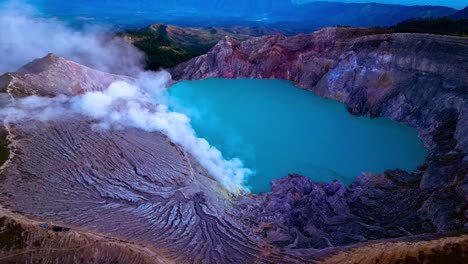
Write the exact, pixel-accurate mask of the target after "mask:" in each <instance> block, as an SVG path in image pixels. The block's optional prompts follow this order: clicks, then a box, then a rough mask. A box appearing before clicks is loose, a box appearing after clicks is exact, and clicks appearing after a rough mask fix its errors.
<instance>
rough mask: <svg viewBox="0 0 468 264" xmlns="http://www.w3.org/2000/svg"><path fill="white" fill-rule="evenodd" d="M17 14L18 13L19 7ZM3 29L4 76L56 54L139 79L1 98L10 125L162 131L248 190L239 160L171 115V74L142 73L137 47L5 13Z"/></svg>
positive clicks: (230, 184) (224, 179)
mask: <svg viewBox="0 0 468 264" xmlns="http://www.w3.org/2000/svg"><path fill="white" fill-rule="evenodd" d="M9 8H10V9H11V7H9ZM13 10H16V11H17V10H18V6H15V8H14V9H13ZM7 13H8V12H7ZM5 27H6V28H7V29H6V30H3V29H4V28H5ZM0 28H2V31H0V56H2V58H7V59H5V60H2V61H0V71H10V70H14V69H15V68H17V67H19V66H21V65H22V64H25V63H27V62H29V61H31V60H33V59H36V58H37V57H42V56H44V55H45V54H48V53H50V52H52V53H57V54H59V55H61V56H65V57H66V58H68V59H71V60H75V61H77V62H79V63H83V64H85V65H87V66H91V67H95V68H98V69H101V70H105V71H110V72H116V68H115V65H120V70H121V71H124V72H132V73H133V75H135V76H137V77H138V78H137V79H136V81H135V83H126V82H114V83H112V84H111V85H110V86H109V87H108V88H107V89H106V90H104V91H102V92H88V93H85V94H83V95H80V96H64V95H60V96H56V97H53V98H50V97H39V96H28V97H25V98H20V99H15V100H14V101H11V100H10V99H9V98H7V97H8V96H3V98H2V97H1V96H0V99H3V100H1V101H0V118H2V119H4V120H5V122H12V123H15V122H24V121H28V120H39V121H49V120H57V119H64V118H69V117H70V116H77V115H81V116H84V117H86V118H91V119H93V120H95V123H94V125H93V126H94V128H95V129H100V130H102V129H124V128H126V127H134V128H138V129H142V130H145V131H160V132H162V133H164V134H166V135H167V136H168V137H169V138H170V139H171V140H172V141H173V142H174V143H176V144H179V145H181V146H182V147H183V148H184V149H185V150H186V151H188V152H190V153H191V154H192V155H193V156H194V157H195V158H196V159H197V160H198V161H199V162H200V164H201V165H202V166H203V167H205V168H206V169H207V170H208V171H209V173H210V174H211V175H212V176H213V177H215V178H216V179H217V180H218V181H219V182H220V183H221V184H222V185H223V186H224V187H225V188H226V189H227V190H229V191H230V192H232V193H240V192H242V191H248V190H247V189H246V188H245V187H244V183H245V180H246V178H247V177H248V175H250V174H251V171H250V170H249V169H246V168H244V166H243V164H242V162H241V161H240V160H239V159H232V160H225V159H224V158H223V155H222V153H221V152H220V151H219V150H218V149H216V148H215V147H212V146H210V144H209V143H208V142H207V141H206V140H205V139H202V138H198V137H197V136H196V133H195V131H194V130H193V129H192V127H191V125H190V119H189V118H188V117H187V116H186V115H184V114H181V113H177V112H171V111H169V110H168V107H167V106H166V105H165V104H164V102H166V101H167V99H166V98H165V96H166V95H165V93H164V90H165V89H166V88H165V87H167V82H168V81H170V80H171V76H170V74H169V73H168V72H165V71H161V72H159V73H154V72H144V71H143V70H141V68H139V67H138V65H139V64H138V63H139V61H140V59H141V55H140V54H139V52H136V51H134V48H133V47H132V46H130V45H128V44H125V43H124V42H123V41H121V40H119V39H117V38H116V39H114V40H113V41H111V42H102V41H101V40H100V38H99V37H98V36H97V35H96V34H93V33H90V32H86V33H83V32H77V31H74V30H72V29H69V28H67V27H65V26H64V25H62V24H60V23H58V22H57V21H55V20H52V21H51V20H45V19H40V20H37V19H33V18H30V17H28V16H25V15H18V14H16V15H12V14H11V13H10V14H8V15H6V16H5V11H1V12H0ZM29 34H31V35H29ZM5 38H7V40H5ZM116 43H118V45H116ZM7 54H8V56H7ZM119 63H120V64H119ZM113 67H114V68H113ZM117 72H119V69H117Z"/></svg>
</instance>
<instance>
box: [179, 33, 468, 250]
mask: <svg viewBox="0 0 468 264" xmlns="http://www.w3.org/2000/svg"><path fill="white" fill-rule="evenodd" d="M171 73H172V75H173V78H174V79H175V80H177V81H179V80H192V79H203V78H211V77H222V78H276V79H284V80H290V81H293V82H294V83H296V85H297V86H298V87H300V88H303V89H307V90H310V91H313V92H315V93H316V94H318V95H320V96H322V97H326V98H332V99H335V100H339V101H341V102H343V103H345V104H346V105H347V107H348V109H349V111H350V112H351V113H352V114H355V115H367V116H371V117H379V116H385V117H389V118H391V119H393V120H395V121H398V122H403V123H406V124H408V125H410V126H413V127H415V128H416V129H417V130H418V132H419V136H420V137H421V139H422V140H423V141H424V143H425V145H426V147H427V148H428V149H429V150H430V154H429V155H428V157H427V159H426V161H425V163H424V164H422V165H421V166H420V167H419V168H418V169H417V170H416V171H414V172H404V171H398V170H397V171H387V172H386V173H384V174H383V175H373V174H368V173H367V174H363V175H361V176H360V177H358V179H357V180H356V182H355V183H354V184H352V185H351V186H350V187H349V188H346V187H345V186H343V184H341V183H339V182H334V183H331V184H322V183H312V182H311V181H310V180H309V179H307V178H304V177H301V176H297V175H290V176H289V177H287V178H284V179H281V180H277V181H274V182H273V184H272V189H273V191H272V192H271V193H267V194H262V195H260V196H258V197H254V198H248V197H244V198H242V199H240V202H239V204H240V207H241V208H242V210H244V211H247V212H249V213H247V214H245V215H243V216H242V217H244V220H245V224H246V225H248V226H255V227H257V228H258V234H260V235H261V236H263V237H264V238H265V239H266V240H267V241H269V242H271V243H273V244H275V245H277V246H280V247H286V248H310V247H313V248H324V247H329V246H337V245H346V244H350V243H355V242H359V241H366V240H372V239H380V238H388V237H401V236H411V235H414V234H422V233H436V232H442V233H443V232H447V231H454V230H464V226H465V225H466V220H467V216H468V211H467V209H468V207H467V197H468V176H467V175H468V157H467V153H468V77H467V76H468V39H466V38H457V37H448V36H435V35H427V34H387V33H386V32H385V31H381V30H378V29H375V30H374V29H342V28H327V29H323V30H321V31H318V32H316V33H314V34H311V35H298V36H295V37H283V36H268V37H260V38H255V39H251V40H247V41H244V42H237V41H235V40H233V39H231V38H226V39H225V40H223V41H221V42H219V43H218V44H217V45H216V46H215V47H214V48H213V49H212V50H211V51H210V52H209V53H208V54H206V55H203V56H200V57H198V58H195V59H192V60H191V61H188V62H186V63H183V64H181V65H178V66H177V67H175V68H173V69H172V71H171ZM257 205H259V206H257Z"/></svg>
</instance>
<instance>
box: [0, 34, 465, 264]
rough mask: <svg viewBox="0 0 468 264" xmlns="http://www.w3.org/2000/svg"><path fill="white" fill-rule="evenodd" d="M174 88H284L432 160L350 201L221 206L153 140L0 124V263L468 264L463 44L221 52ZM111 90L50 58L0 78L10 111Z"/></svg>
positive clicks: (298, 179)
mask: <svg viewBox="0 0 468 264" xmlns="http://www.w3.org/2000/svg"><path fill="white" fill-rule="evenodd" d="M171 74H172V76H173V78H174V79H175V80H176V81H179V80H187V79H203V78H208V77H224V78H240V77H247V78H278V79H285V80H290V81H293V82H295V83H296V84H297V86H299V87H301V88H304V89H308V90H311V91H313V92H315V93H317V94H318V95H320V96H323V97H327V98H333V99H336V100H339V101H342V102H343V103H345V104H346V105H347V106H348V109H349V111H350V112H351V113H352V114H356V115H369V116H372V117H376V116H387V117H389V118H391V119H393V120H395V121H399V122H403V123H406V124H408V125H410V126H413V127H415V128H416V129H417V130H418V132H419V135H420V137H421V139H422V140H423V141H424V143H425V145H426V147H427V148H428V149H429V150H430V154H429V155H428V157H427V159H426V161H425V163H424V164H421V166H420V167H419V168H418V169H417V170H416V171H414V172H405V171H401V170H394V171H387V172H385V173H384V174H382V175H375V174H363V175H360V176H359V177H358V178H357V180H356V181H355V182H354V183H353V184H352V185H351V186H349V187H346V186H344V184H343V183H341V182H338V181H335V182H332V183H328V184H326V183H315V182H311V180H310V179H308V178H306V177H304V176H300V175H289V176H287V177H285V178H283V179H280V180H276V181H274V182H273V183H272V192H270V193H264V194H261V195H252V194H242V195H232V194H231V193H230V192H229V191H228V190H227V189H225V188H224V187H223V185H222V184H220V183H219V182H218V181H217V180H216V179H215V177H213V175H210V173H208V170H207V169H206V168H203V166H201V165H200V163H199V162H198V161H197V159H196V158H194V157H193V156H192V155H191V154H190V153H189V152H188V151H187V150H186V149H184V148H183V147H181V146H180V145H179V144H175V143H174V142H172V141H171V140H170V138H169V137H168V136H166V135H165V134H164V133H162V132H148V131H145V130H141V129H137V128H121V129H115V130H113V129H111V130H96V129H93V126H92V125H93V124H94V123H95V120H93V119H92V118H88V117H87V118H85V117H83V116H80V115H79V114H76V115H72V116H67V118H60V119H54V120H45V121H27V122H9V121H8V119H6V120H5V121H4V126H3V134H6V138H5V141H6V144H7V145H8V147H9V150H10V155H9V158H8V160H7V161H6V162H5V163H4V164H3V166H2V167H1V175H0V203H1V206H2V208H1V210H0V238H1V239H0V247H1V249H0V262H6V263H18V262H20V263H24V262H25V261H30V262H33V263H39V262H41V263H73V262H82V263H315V262H319V261H320V262H323V263H342V261H343V259H345V260H346V261H348V262H349V263H364V262H363V260H362V258H360V256H361V257H362V252H363V251H365V252H369V251H370V252H371V253H372V254H369V257H368V258H367V259H366V261H368V263H374V262H375V261H376V260H379V259H383V260H385V261H386V262H388V263H405V262H411V261H413V263H414V261H416V262H417V261H420V262H423V261H428V262H437V261H439V262H442V263H463V262H465V261H466V260H467V258H468V257H467V254H468V242H467V241H468V237H467V235H466V227H467V224H466V221H467V217H468V203H467V201H468V156H467V152H468V78H467V77H466V76H468V40H467V39H466V38H458V37H445V36H433V35H424V34H386V33H385V32H380V31H378V30H366V29H337V28H328V29H324V30H321V31H318V32H316V33H314V34H311V35H299V36H295V37H282V36H268V37H260V38H253V39H250V40H247V41H244V42H237V41H235V40H233V39H230V38H226V39H225V40H222V41H220V42H219V43H218V44H217V45H216V46H215V47H214V48H213V49H212V50H210V51H209V52H208V54H206V55H202V56H200V57H197V58H194V59H192V60H191V61H188V62H186V63H183V64H180V65H178V66H176V67H175V68H173V69H172V70H171ZM119 80H120V81H126V82H129V83H132V82H134V80H133V79H132V78H130V77H126V76H119V75H112V74H108V73H104V72H100V71H96V70H93V69H90V68H88V67H85V66H82V65H79V64H76V63H74V62H71V61H68V60H66V59H64V58H61V57H58V56H55V55H52V54H50V55H48V56H46V57H44V58H42V59H38V60H36V61H33V62H32V63H30V64H28V65H26V66H25V67H23V68H22V69H20V70H19V71H18V72H16V73H10V74H6V75H4V76H2V77H0V90H1V92H2V93H3V94H2V98H3V97H5V98H8V100H12V101H16V100H20V99H21V98H24V97H25V96H29V95H39V96H47V97H53V96H59V95H66V96H72V97H73V96H78V95H81V94H83V93H85V92H88V91H101V90H105V89H106V88H107V87H108V86H109V85H110V84H111V83H112V82H114V81H119ZM148 107H151V106H148ZM285 176H286V175H285ZM388 249H391V250H392V254H384V253H385V252H386V251H387V250H388Z"/></svg>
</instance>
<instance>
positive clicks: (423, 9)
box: [31, 0, 458, 32]
mask: <svg viewBox="0 0 468 264" xmlns="http://www.w3.org/2000/svg"><path fill="white" fill-rule="evenodd" d="M31 2H33V3H34V4H35V5H37V6H39V8H40V9H42V10H43V11H44V13H46V14H47V15H50V16H54V17H59V18H62V19H67V20H70V19H72V20H73V19H74V20H75V22H76V21H78V22H79V23H89V21H90V20H92V21H94V22H96V23H105V24H121V25H126V26H134V27H140V28H141V27H142V26H144V25H147V24H150V23H153V22H154V21H161V22H163V23H170V24H175V25H181V26H199V27H200V26H202V27H206V26H232V25H243V26H273V27H280V28H282V29H291V30H295V31H298V32H304V31H307V32H310V31H313V30H315V29H318V28H320V27H324V26H335V25H338V24H340V25H349V26H360V27H370V26H390V25H394V24H396V23H398V22H401V21H404V20H407V19H411V18H429V17H441V16H452V15H455V14H456V13H457V11H458V10H456V9H453V8H449V7H441V6H403V5H389V4H377V3H364V4H360V3H359V4H358V3H351V4H347V3H339V2H311V3H303V4H293V3H292V1H291V0H275V1H274V0H258V1H251V0H211V1H199V0H159V1H152V0H134V1H129V0H123V1H110V0H102V1H94V0H82V1H79V2H78V1H57V0H36V1H32V0H31Z"/></svg>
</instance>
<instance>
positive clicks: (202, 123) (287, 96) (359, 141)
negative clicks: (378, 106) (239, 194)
mask: <svg viewBox="0 0 468 264" xmlns="http://www.w3.org/2000/svg"><path fill="white" fill-rule="evenodd" d="M169 94H170V95H171V96H170V98H171V99H170V102H169V105H170V107H171V108H172V109H173V110H176V111H178V112H183V113H185V114H187V115H188V116H189V117H190V118H191V123H192V126H193V128H194V129H195V131H196V132H197V135H198V136H200V137H203V138H205V139H207V140H208V141H209V142H210V143H211V144H212V145H214V146H216V147H217V148H218V149H219V150H221V151H222V153H223V155H224V156H225V157H226V158H233V157H238V158H240V159H241V160H242V161H243V162H244V164H245V166H246V167H248V168H250V169H252V170H254V171H255V175H253V176H251V177H250V178H249V179H248V181H247V183H246V184H247V185H248V186H250V189H251V191H252V192H254V193H259V192H265V191H269V190H270V189H271V188H270V181H271V180H273V179H277V178H281V177H284V176H286V175H288V174H289V173H299V174H302V175H305V176H308V177H310V178H311V179H312V180H314V181H323V182H331V181H333V180H334V179H338V180H341V181H343V182H345V183H346V184H350V183H351V182H352V181H354V179H355V178H356V177H357V176H358V175H359V174H360V173H361V172H375V173H382V172H384V171H385V170H387V169H396V168H399V169H405V170H409V171H411V170H413V169H415V168H416V167H417V166H418V165H419V164H421V163H422V162H423V160H424V158H425V156H426V154H427V150H426V149H425V148H424V145H423V143H422V142H421V141H420V140H419V138H418V137H417V133H416V130H415V129H413V128H410V127H407V126H405V125H403V124H399V123H396V122H393V121H391V120H389V119H386V118H377V119H371V118H367V117H356V116H352V115H351V114H349V113H348V112H347V110H346V108H345V106H344V105H343V104H341V103H339V102H335V101H332V100H327V99H323V98H320V97H318V96H316V95H314V94H312V93H311V92H307V91H304V90H300V89H297V88H295V87H294V85H293V84H292V83H289V82H285V81H279V80H251V79H239V80H228V79H208V80H203V81H185V82H181V83H178V84H176V85H174V86H173V87H172V88H171V89H169Z"/></svg>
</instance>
